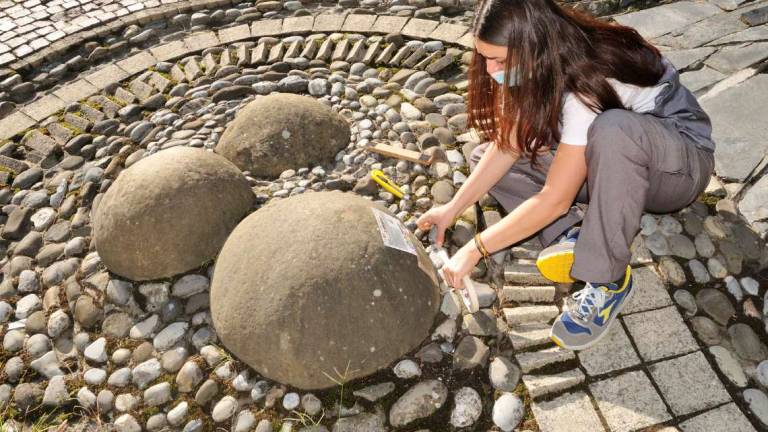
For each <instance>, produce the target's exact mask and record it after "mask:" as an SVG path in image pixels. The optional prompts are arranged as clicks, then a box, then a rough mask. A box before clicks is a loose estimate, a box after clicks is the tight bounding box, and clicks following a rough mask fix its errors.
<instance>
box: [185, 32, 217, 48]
mask: <svg viewBox="0 0 768 432" xmlns="http://www.w3.org/2000/svg"><path fill="white" fill-rule="evenodd" d="M220 44H221V42H220V41H219V38H218V37H217V36H216V33H214V32H212V31H203V32H197V33H192V34H191V35H189V36H187V37H185V38H184V46H185V47H186V48H187V52H188V53H190V52H195V51H202V50H204V49H206V48H210V47H213V46H217V45H220Z"/></svg>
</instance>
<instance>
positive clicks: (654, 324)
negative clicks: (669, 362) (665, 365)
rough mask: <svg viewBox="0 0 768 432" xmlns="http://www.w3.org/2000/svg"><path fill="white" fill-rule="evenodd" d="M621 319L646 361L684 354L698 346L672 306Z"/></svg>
mask: <svg viewBox="0 0 768 432" xmlns="http://www.w3.org/2000/svg"><path fill="white" fill-rule="evenodd" d="M624 322H625V323H626V324H627V328H628V329H629V334H631V335H632V339H633V340H634V341H635V345H636V346H637V349H638V351H639V352H640V356H641V357H642V358H643V360H645V361H652V360H659V359H662V358H667V357H671V356H674V355H679V354H685V353H689V352H692V351H696V350H697V349H698V348H699V346H698V344H697V343H696V340H695V339H694V338H693V336H692V335H691V332H690V331H689V330H688V326H686V325H685V323H684V322H683V317H681V316H680V314H679V313H678V312H677V308H675V307H674V306H670V307H667V308H664V309H658V310H653V311H648V312H641V313H638V314H633V315H629V316H625V317H624Z"/></svg>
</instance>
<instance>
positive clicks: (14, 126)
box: [0, 111, 37, 140]
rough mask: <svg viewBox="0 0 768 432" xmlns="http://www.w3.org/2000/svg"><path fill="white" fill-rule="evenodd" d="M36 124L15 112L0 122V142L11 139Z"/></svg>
mask: <svg viewBox="0 0 768 432" xmlns="http://www.w3.org/2000/svg"><path fill="white" fill-rule="evenodd" d="M35 124H37V122H36V121H35V120H34V119H32V118H30V117H29V116H27V115H26V114H24V113H22V112H19V111H16V112H13V113H11V114H9V115H8V117H5V118H4V119H2V120H0V140H4V139H8V138H12V137H14V136H16V135H17V134H20V133H22V132H24V131H25V130H27V129H29V128H31V127H32V126H34V125H35Z"/></svg>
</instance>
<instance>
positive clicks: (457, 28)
mask: <svg viewBox="0 0 768 432" xmlns="http://www.w3.org/2000/svg"><path fill="white" fill-rule="evenodd" d="M468 31H469V27H467V26H463V25H459V24H451V23H442V24H440V25H439V26H437V28H436V29H434V30H433V31H432V34H430V35H429V37H430V39H437V40H441V41H444V42H448V43H456V41H458V40H459V39H461V37H462V36H464V35H465V34H466V33H467V32H468Z"/></svg>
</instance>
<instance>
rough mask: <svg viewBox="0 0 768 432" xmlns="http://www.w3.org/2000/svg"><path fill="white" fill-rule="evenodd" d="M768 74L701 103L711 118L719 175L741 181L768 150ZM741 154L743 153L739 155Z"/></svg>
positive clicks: (757, 76) (753, 78)
mask: <svg viewBox="0 0 768 432" xmlns="http://www.w3.org/2000/svg"><path fill="white" fill-rule="evenodd" d="M766 94H768V75H762V74H761V75H756V76H754V77H752V78H750V79H748V80H747V81H745V82H743V83H741V84H740V85H738V86H736V87H733V88H730V89H728V90H725V91H723V92H722V93H720V94H718V95H716V96H714V97H712V98H708V99H706V100H704V101H702V104H701V105H702V108H704V110H705V111H706V112H707V113H708V114H709V116H710V118H711V119H712V136H713V138H714V140H715V142H717V143H718V145H717V146H716V147H715V164H716V165H715V169H716V172H717V174H718V175H720V176H723V177H726V178H730V179H735V180H740V179H742V180H743V179H744V178H746V176H747V175H748V174H749V173H750V172H751V171H752V170H753V169H754V168H755V167H756V166H757V164H758V163H759V162H760V160H761V159H762V158H763V155H764V154H765V152H766V151H768V140H766V139H765V128H764V126H763V125H764V122H765V112H764V110H763V107H764V105H765V95H766ZM737 151H741V152H742V154H738V156H737V153H736V152H737Z"/></svg>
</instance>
